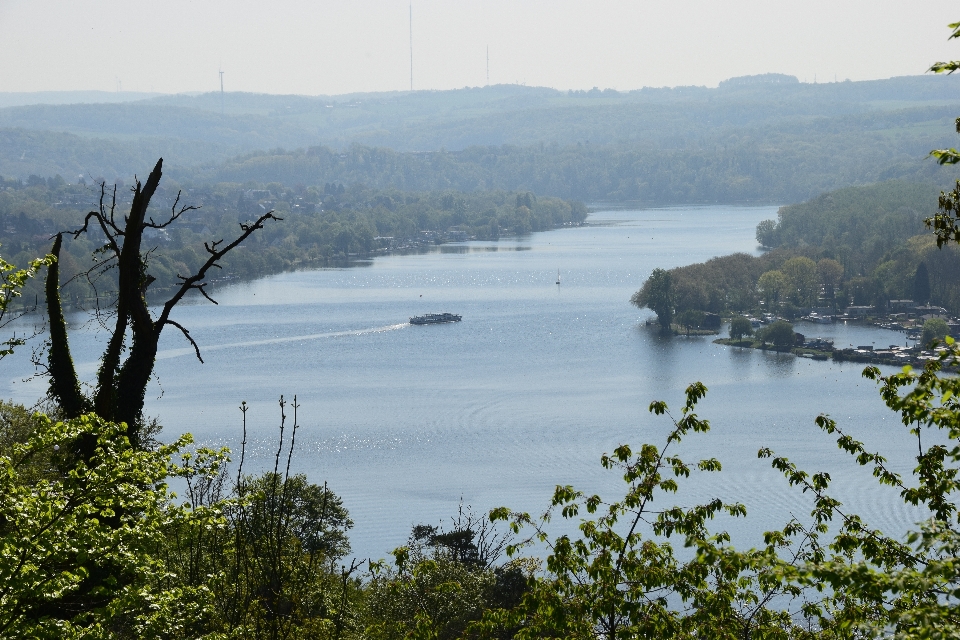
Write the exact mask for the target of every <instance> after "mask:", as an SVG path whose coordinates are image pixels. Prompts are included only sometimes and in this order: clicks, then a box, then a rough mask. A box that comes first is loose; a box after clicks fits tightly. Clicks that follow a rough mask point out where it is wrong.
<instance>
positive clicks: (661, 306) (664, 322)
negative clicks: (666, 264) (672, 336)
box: [630, 268, 674, 331]
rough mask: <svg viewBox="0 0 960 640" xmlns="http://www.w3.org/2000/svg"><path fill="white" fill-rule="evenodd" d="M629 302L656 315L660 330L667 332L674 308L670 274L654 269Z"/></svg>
mask: <svg viewBox="0 0 960 640" xmlns="http://www.w3.org/2000/svg"><path fill="white" fill-rule="evenodd" d="M630 302H631V304H633V305H634V306H636V307H639V308H641V309H643V308H644V307H647V308H649V309H651V310H652V311H653V312H654V313H656V314H657V321H658V322H659V323H660V328H661V330H663V331H669V330H670V323H671V322H672V321H673V306H674V301H673V291H672V290H671V279H670V273H669V272H668V271H666V270H664V269H659V268H658V269H654V270H653V273H651V274H650V277H649V278H647V279H646V281H645V282H644V283H643V286H642V287H641V288H640V290H639V291H637V292H636V293H634V294H633V296H632V297H631V298H630Z"/></svg>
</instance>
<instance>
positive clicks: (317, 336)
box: [157, 322, 410, 360]
mask: <svg viewBox="0 0 960 640" xmlns="http://www.w3.org/2000/svg"><path fill="white" fill-rule="evenodd" d="M409 326H410V325H409V323H406V322H402V323H400V324H388V325H385V326H383V327H371V328H369V329H347V330H345V331H327V332H324V333H308V334H303V335H296V336H283V337H277V338H264V339H262V340H245V341H243V342H228V343H226V344H214V345H209V346H204V345H201V346H200V353H201V355H202V354H205V353H208V352H210V351H220V350H222V349H236V348H239V347H256V346H260V345H265V344H283V343H285V342H303V341H306V340H322V339H324V338H342V337H346V336H364V335H368V334H371V333H385V332H387V331H396V330H397V329H403V328H404V327H409ZM195 353H196V352H195V351H194V350H193V349H192V348H191V347H185V348H180V349H164V350H163V351H160V352H159V353H157V360H167V359H170V358H179V357H181V356H185V355H190V356H192V355H194V354H195Z"/></svg>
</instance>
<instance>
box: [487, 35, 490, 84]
mask: <svg viewBox="0 0 960 640" xmlns="http://www.w3.org/2000/svg"><path fill="white" fill-rule="evenodd" d="M487 85H488V86H489V85H490V45H487Z"/></svg>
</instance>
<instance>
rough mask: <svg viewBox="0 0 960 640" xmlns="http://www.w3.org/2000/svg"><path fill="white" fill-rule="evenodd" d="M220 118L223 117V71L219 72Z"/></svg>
mask: <svg viewBox="0 0 960 640" xmlns="http://www.w3.org/2000/svg"><path fill="white" fill-rule="evenodd" d="M220 116H221V117H222V116H223V69H221V70H220Z"/></svg>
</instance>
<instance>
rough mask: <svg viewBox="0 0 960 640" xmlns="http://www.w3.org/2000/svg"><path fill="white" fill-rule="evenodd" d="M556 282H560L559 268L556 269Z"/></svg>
mask: <svg viewBox="0 0 960 640" xmlns="http://www.w3.org/2000/svg"><path fill="white" fill-rule="evenodd" d="M557 284H560V269H557Z"/></svg>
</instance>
